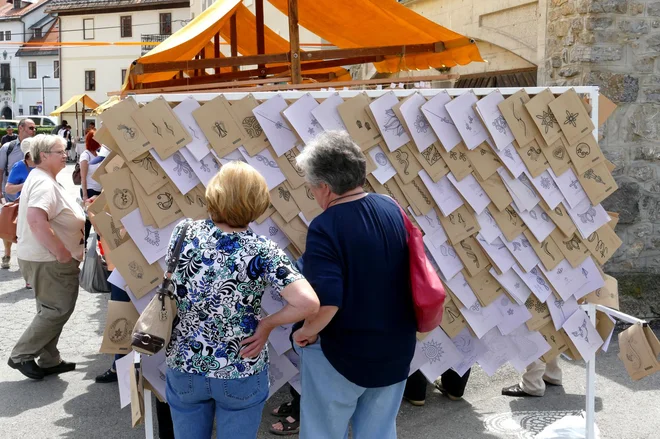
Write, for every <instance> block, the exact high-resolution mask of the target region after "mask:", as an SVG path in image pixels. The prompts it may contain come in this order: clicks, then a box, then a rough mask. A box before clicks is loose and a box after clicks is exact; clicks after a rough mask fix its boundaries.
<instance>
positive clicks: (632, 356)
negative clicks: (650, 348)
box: [626, 338, 642, 371]
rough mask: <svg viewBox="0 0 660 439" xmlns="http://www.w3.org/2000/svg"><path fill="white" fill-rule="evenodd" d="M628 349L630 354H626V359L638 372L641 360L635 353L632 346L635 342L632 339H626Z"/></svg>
mask: <svg viewBox="0 0 660 439" xmlns="http://www.w3.org/2000/svg"><path fill="white" fill-rule="evenodd" d="M627 342H628V349H629V350H630V352H627V353H626V359H627V360H628V361H630V363H632V367H633V369H634V370H636V371H637V370H639V369H641V368H642V358H641V357H640V356H639V354H638V353H637V351H636V350H635V347H634V346H633V344H634V343H636V341H635V340H633V339H632V338H628V340H627Z"/></svg>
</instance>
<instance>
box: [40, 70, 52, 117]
mask: <svg viewBox="0 0 660 439" xmlns="http://www.w3.org/2000/svg"><path fill="white" fill-rule="evenodd" d="M47 78H48V79H50V76H48V75H44V76H42V77H41V115H42V116H45V115H46V94H45V93H44V79H47Z"/></svg>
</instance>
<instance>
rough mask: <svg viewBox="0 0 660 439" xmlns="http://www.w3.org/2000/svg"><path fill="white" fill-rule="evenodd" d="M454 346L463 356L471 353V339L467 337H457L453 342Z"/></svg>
mask: <svg viewBox="0 0 660 439" xmlns="http://www.w3.org/2000/svg"><path fill="white" fill-rule="evenodd" d="M454 345H455V346H456V348H457V349H458V350H459V351H461V352H462V353H464V354H469V353H471V352H472V349H473V346H472V338H471V337H470V336H469V335H468V336H465V335H462V336H457V337H456V339H455V340H454Z"/></svg>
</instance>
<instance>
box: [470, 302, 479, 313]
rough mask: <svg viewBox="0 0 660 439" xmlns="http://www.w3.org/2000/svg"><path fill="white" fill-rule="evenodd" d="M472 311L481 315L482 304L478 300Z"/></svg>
mask: <svg viewBox="0 0 660 439" xmlns="http://www.w3.org/2000/svg"><path fill="white" fill-rule="evenodd" d="M470 311H472V312H476V313H479V314H481V304H480V303H479V301H478V300H477V301H476V302H474V303H473V304H472V306H471V307H470Z"/></svg>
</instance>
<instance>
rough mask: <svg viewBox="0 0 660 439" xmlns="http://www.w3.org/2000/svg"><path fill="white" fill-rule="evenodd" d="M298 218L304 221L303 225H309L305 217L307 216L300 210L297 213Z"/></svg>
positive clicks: (309, 222)
mask: <svg viewBox="0 0 660 439" xmlns="http://www.w3.org/2000/svg"><path fill="white" fill-rule="evenodd" d="M298 218H300V219H301V220H302V222H304V223H305V225H307V227H309V225H310V224H311V223H312V222H311V221H309V220H308V219H307V217H306V216H305V215H304V214H303V213H302V212H300V213H299V214H298Z"/></svg>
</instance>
